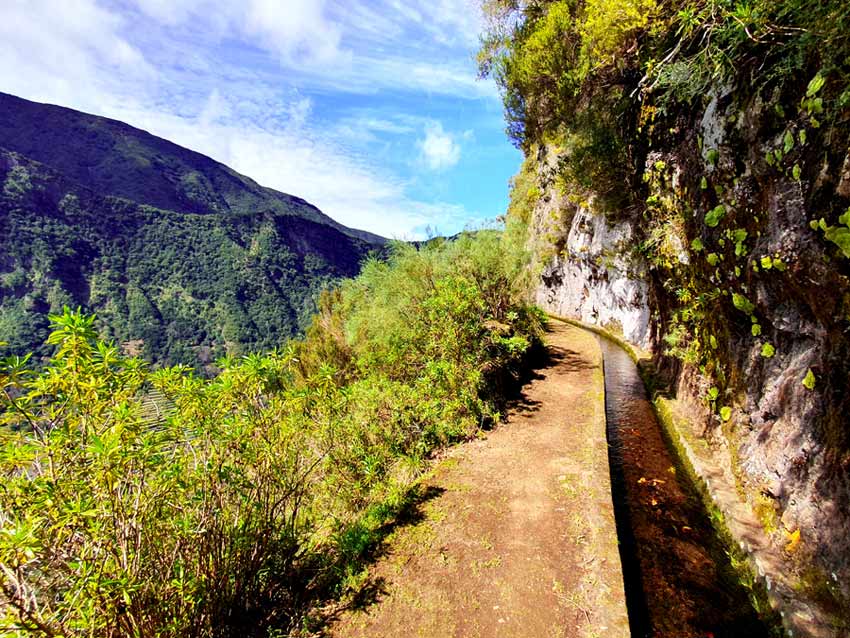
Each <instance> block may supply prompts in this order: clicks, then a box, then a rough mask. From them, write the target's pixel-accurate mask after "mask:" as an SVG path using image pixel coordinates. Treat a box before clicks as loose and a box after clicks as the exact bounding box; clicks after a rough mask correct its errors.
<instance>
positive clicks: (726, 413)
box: [720, 405, 732, 421]
mask: <svg viewBox="0 0 850 638" xmlns="http://www.w3.org/2000/svg"><path fill="white" fill-rule="evenodd" d="M720 418H721V419H723V421H728V420H729V419H731V418H732V408H730V407H729V406H728V405H724V406H723V407H722V408H720Z"/></svg>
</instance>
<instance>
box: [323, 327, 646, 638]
mask: <svg viewBox="0 0 850 638" xmlns="http://www.w3.org/2000/svg"><path fill="white" fill-rule="evenodd" d="M547 343H548V346H549V351H550V353H551V360H550V362H549V364H548V365H547V366H546V367H544V368H543V369H541V370H538V372H537V375H536V378H535V379H534V380H533V381H532V382H531V383H530V384H529V385H528V386H527V387H526V388H525V389H524V394H523V396H522V399H521V401H520V402H519V403H518V404H517V405H516V406H515V407H514V408H513V409H512V410H511V412H510V414H509V416H508V419H507V422H506V423H504V424H500V425H499V426H498V428H496V429H495V430H494V431H493V432H490V433H488V434H487V436H486V437H484V438H482V439H479V440H476V441H472V442H469V443H466V444H463V445H459V446H457V447H455V448H453V449H452V450H451V451H450V452H449V454H448V455H447V456H446V458H444V459H443V460H442V461H441V462H440V463H438V464H437V465H436V466H435V468H434V470H433V471H432V472H431V473H430V474H429V476H428V477H427V478H426V479H425V481H424V482H423V485H422V490H423V492H426V493H428V494H429V498H428V499H427V500H426V501H424V502H423V504H422V505H421V517H420V518H418V519H417V520H416V521H415V522H413V523H410V524H408V525H405V526H400V527H399V528H398V529H396V530H395V531H394V532H393V533H392V534H391V535H390V536H389V537H387V539H386V542H385V547H384V548H383V550H382V552H381V557H380V558H379V559H378V561H377V562H376V563H375V564H374V565H373V566H372V568H371V569H370V578H371V579H372V581H373V582H375V583H377V593H376V594H375V596H374V597H373V599H372V601H371V602H370V603H368V604H364V605H363V606H361V607H359V608H355V609H351V610H349V611H346V612H344V613H343V614H342V615H341V616H340V617H338V618H337V620H336V621H335V622H334V623H333V624H332V625H331V627H330V629H329V633H330V634H331V635H333V636H337V637H339V638H343V637H367V636H368V637H369V638H378V637H389V636H405V637H411V638H412V637H414V636H424V637H429V638H440V637H444V636H445V637H448V636H453V637H455V636H458V637H459V636H463V637H465V638H474V637H476V636H479V637H482V638H484V637H487V638H490V637H509V636H514V637H523V638H535V637H537V636H544V637H561V636H563V637H573V636H576V637H588V638H589V637H591V636H594V637H600V638H601V637H607V636H610V637H617V638H619V637H623V636H628V635H629V630H628V618H627V614H626V606H625V599H624V594H623V577H622V572H621V567H620V557H619V553H618V548H617V537H616V529H615V522H614V513H613V507H612V503H611V487H610V479H609V470H608V452H607V444H606V438H605V412H604V385H603V376H602V364H601V353H600V349H599V345H598V343H597V341H596V337H595V336H594V335H592V334H590V333H588V332H585V331H582V330H580V329H577V328H574V327H572V326H568V325H565V324H563V323H560V322H553V324H552V326H551V331H550V332H549V334H548V338H547Z"/></svg>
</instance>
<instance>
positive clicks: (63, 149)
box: [0, 94, 385, 363]
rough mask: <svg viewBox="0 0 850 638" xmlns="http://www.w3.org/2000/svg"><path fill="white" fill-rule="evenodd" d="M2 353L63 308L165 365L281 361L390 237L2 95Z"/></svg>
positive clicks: (38, 340)
mask: <svg viewBox="0 0 850 638" xmlns="http://www.w3.org/2000/svg"><path fill="white" fill-rule="evenodd" d="M0 183H2V191H0V311H2V314H0V340H5V341H8V342H9V343H10V346H11V347H12V348H13V349H14V350H15V351H18V352H25V351H29V350H31V349H36V348H38V347H40V346H41V344H43V343H44V339H45V337H46V335H47V327H48V321H47V314H48V313H49V312H57V311H60V310H61V308H62V306H63V305H70V306H82V307H83V308H84V309H85V310H88V311H95V312H97V314H98V316H99V318H100V321H101V323H102V326H101V327H102V331H103V333H104V334H105V335H106V336H108V337H110V338H114V339H116V340H117V341H119V342H121V343H125V344H128V348H130V350H131V351H134V352H141V353H143V354H144V355H145V356H146V357H147V358H148V359H151V360H155V361H158V362H163V363H177V362H185V363H196V362H199V361H200V362H202V363H203V362H206V361H210V360H212V359H213V358H215V356H217V355H221V354H224V353H225V352H242V351H247V350H262V349H270V348H273V347H274V346H276V345H277V344H279V343H280V341H281V340H282V339H284V338H285V337H288V336H291V335H293V334H295V333H297V332H298V331H299V330H300V329H301V328H302V327H303V326H304V324H305V321H306V320H307V318H308V317H309V316H310V314H311V313H312V312H313V310H314V309H315V297H316V294H317V293H318V291H319V290H321V289H322V288H323V287H324V286H325V285H326V284H327V283H328V282H331V281H334V280H336V279H339V278H341V277H351V276H353V275H355V274H356V273H357V272H358V271H359V264H360V262H361V260H362V259H363V258H364V257H365V256H366V255H367V254H368V253H369V252H370V251H372V250H374V249H376V248H380V247H381V246H383V244H384V242H385V240H383V239H382V238H380V237H377V236H375V235H372V234H370V233H366V232H363V231H357V230H352V229H349V228H346V227H344V226H342V225H341V224H338V223H337V222H335V221H334V220H332V219H331V218H329V217H328V216H326V215H324V214H323V213H321V212H320V211H319V210H318V209H317V208H316V207H314V206H312V205H310V204H308V203H307V202H305V201H304V200H301V199H299V198H297V197H293V196H291V195H286V194H284V193H279V192H276V191H274V190H272V189H269V188H264V187H262V186H259V185H258V184H256V183H255V182H253V181H252V180H250V179H249V178H247V177H244V176H242V175H239V174H238V173H236V172H235V171H233V170H231V169H229V168H228V167H226V166H224V165H222V164H220V163H218V162H215V161H214V160H212V159H210V158H208V157H205V156H203V155H201V154H199V153H195V152H193V151H189V150H187V149H184V148H181V147H179V146H177V145H175V144H172V143H171V142H168V141H166V140H163V139H160V138H157V137H155V136H153V135H150V134H148V133H146V132H144V131H141V130H139V129H135V128H133V127H131V126H129V125H127V124H124V123H121V122H117V121H114V120H109V119H106V118H101V117H96V116H93V115H87V114H84V113H79V112H76V111H72V110H70V109H65V108H61V107H56V106H49V105H42V104H37V103H34V102H29V101H27V100H23V99H20V98H16V97H13V96H10V95H5V94H0Z"/></svg>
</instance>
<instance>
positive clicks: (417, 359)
mask: <svg viewBox="0 0 850 638" xmlns="http://www.w3.org/2000/svg"><path fill="white" fill-rule="evenodd" d="M512 242H514V239H512V236H511V234H510V233H499V232H495V231H491V230H485V231H479V232H478V233H476V234H470V235H464V236H462V237H460V238H458V239H457V240H456V241H450V242H443V243H441V244H435V245H433V246H427V247H424V248H422V249H416V248H414V247H411V246H406V245H401V244H399V245H397V246H396V247H395V248H394V250H393V252H392V254H391V256H390V258H389V261H388V262H386V263H384V262H379V261H377V260H375V261H371V262H369V263H368V264H367V265H366V267H365V268H364V270H363V274H362V275H361V276H360V277H358V278H357V279H354V280H351V281H349V282H347V283H346V284H345V285H343V286H342V288H341V289H340V290H337V291H334V292H330V293H327V294H326V295H324V297H323V298H322V300H321V303H320V312H319V313H318V314H317V315H316V316H315V317H314V320H313V324H312V327H311V328H310V330H309V332H308V336H307V337H306V339H304V340H303V341H298V342H291V343H289V344H288V345H287V346H286V347H285V348H284V349H282V350H281V351H278V352H273V353H269V354H267V355H264V356H260V355H246V356H243V357H238V358H237V357H231V358H229V359H224V360H221V361H219V362H218V365H219V367H220V369H221V372H220V374H219V375H218V376H216V377H215V378H213V379H204V378H201V377H198V376H197V375H195V374H194V373H193V372H192V371H191V370H189V369H188V368H185V367H174V368H166V369H162V370H159V371H156V372H151V371H149V370H148V368H147V367H146V366H145V365H144V364H143V363H142V362H140V360H138V359H133V358H126V357H122V356H121V355H119V353H118V352H117V350H116V349H115V348H114V347H112V346H109V345H106V344H104V343H103V342H100V341H98V340H97V337H96V335H95V333H94V330H93V325H94V323H93V317H86V316H83V315H81V314H80V313H79V312H71V311H69V310H68V309H67V308H66V309H65V312H64V314H63V315H60V316H53V317H52V321H53V332H52V333H51V335H50V337H49V344H50V345H52V346H53V347H55V348H56V352H55V354H54V356H53V357H52V359H51V360H50V361H49V363H48V364H47V365H46V366H45V367H44V368H43V370H41V371H39V372H34V371H32V370H30V369H29V365H28V364H29V358H18V357H9V358H6V359H4V360H3V361H2V364H0V435H2V440H1V441H0V442H2V448H0V485H2V487H0V565H2V566H3V567H2V571H0V625H2V626H3V627H4V628H5V629H6V630H7V633H8V634H9V635H11V636H15V635H20V636H23V635H36V636H92V637H101V636H116V635H121V636H139V637H141V636H181V637H183V636H186V637H192V636H198V637H201V636H204V637H206V636H232V635H249V636H254V635H256V636H266V635H268V633H269V632H270V631H284V632H290V631H293V630H295V629H296V628H297V627H298V626H299V624H300V622H301V621H302V619H303V618H304V617H305V614H306V613H307V612H308V610H309V609H310V606H311V604H313V603H315V601H316V600H318V599H319V598H320V597H321V596H322V595H325V594H326V593H327V592H329V591H332V590H334V589H336V588H339V587H341V586H343V585H344V584H345V583H346V582H348V581H347V580H346V579H348V578H350V577H351V576H352V575H353V574H355V573H356V571H357V569H359V567H358V565H359V564H360V562H361V561H362V559H363V557H364V553H366V552H367V551H368V548H369V547H370V545H371V543H373V542H374V540H375V535H374V532H375V530H376V529H377V527H378V525H379V522H376V521H379V519H380V521H384V520H385V519H386V518H387V517H388V516H390V512H391V511H392V507H391V505H392V503H396V502H401V501H403V496H402V495H403V494H404V493H405V490H406V489H407V488H408V487H409V486H410V484H411V482H412V480H413V479H414V478H415V476H416V473H417V471H418V468H419V467H420V466H421V462H422V460H423V459H424V458H426V457H427V456H428V455H429V454H430V453H431V452H432V451H433V450H434V449H435V448H437V447H439V446H442V445H445V444H447V443H449V442H451V441H456V440H458V439H461V438H464V437H467V436H470V435H472V434H474V433H475V431H476V430H477V428H479V427H481V426H482V425H485V424H486V423H488V422H490V421H492V420H493V419H495V418H498V412H497V405H496V403H495V398H496V390H497V388H498V382H499V378H500V376H501V375H505V374H509V373H510V372H511V370H513V369H516V368H517V367H518V365H519V364H520V362H521V359H522V356H523V353H524V352H525V351H526V350H527V348H528V347H529V345H530V344H531V342H532V341H533V340H534V339H536V337H537V335H538V332H539V330H540V321H541V318H540V316H539V315H538V314H537V313H536V312H534V311H532V310H531V309H530V308H528V307H527V306H526V305H525V304H524V303H523V302H522V301H521V292H522V291H521V290H518V289H517V288H516V287H515V284H514V279H515V277H516V272H517V270H518V269H521V268H522V265H523V261H524V257H523V256H522V252H521V251H519V252H517V251H518V249H517V248H516V246H517V244H516V243H512ZM379 513H380V515H379ZM376 517H377V518H376ZM355 580H356V579H355Z"/></svg>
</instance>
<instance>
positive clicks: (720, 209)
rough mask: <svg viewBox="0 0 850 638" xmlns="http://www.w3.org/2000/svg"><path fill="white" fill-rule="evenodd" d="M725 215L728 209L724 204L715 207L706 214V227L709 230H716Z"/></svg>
mask: <svg viewBox="0 0 850 638" xmlns="http://www.w3.org/2000/svg"><path fill="white" fill-rule="evenodd" d="M725 215H726V207H725V206H724V205H723V204H720V205H718V206H715V207H714V208H712V209H711V210H710V211H708V212H707V213H706V214H705V225H706V226H708V227H709V228H716V227H717V225H718V224H719V223H720V221H721V220H722V219H723V217H724V216H725Z"/></svg>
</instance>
